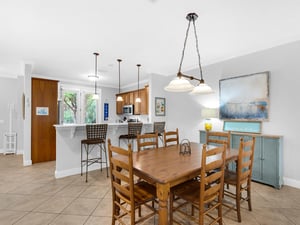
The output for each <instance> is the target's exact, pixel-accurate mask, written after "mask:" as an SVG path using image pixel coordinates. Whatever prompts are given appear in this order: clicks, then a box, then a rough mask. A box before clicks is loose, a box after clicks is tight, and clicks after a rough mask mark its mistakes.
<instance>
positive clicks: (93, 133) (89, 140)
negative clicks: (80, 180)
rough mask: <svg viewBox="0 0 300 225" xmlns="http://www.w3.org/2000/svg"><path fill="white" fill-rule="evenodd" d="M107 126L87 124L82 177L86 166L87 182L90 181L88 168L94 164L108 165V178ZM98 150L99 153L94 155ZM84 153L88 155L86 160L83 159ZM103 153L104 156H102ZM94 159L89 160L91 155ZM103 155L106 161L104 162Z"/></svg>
mask: <svg viewBox="0 0 300 225" xmlns="http://www.w3.org/2000/svg"><path fill="white" fill-rule="evenodd" d="M107 126H108V125H107V124H87V125H86V139H83V140H81V154H80V159H81V176H82V169H83V167H84V166H85V182H87V181H88V167H89V166H91V165H92V164H94V163H99V164H100V165H101V171H102V164H103V163H105V164H106V174H107V177H108V163H107V154H106V134H107ZM97 148H98V151H99V153H92V152H94V150H96V149H97ZM83 152H85V153H86V158H85V159H83ZM102 153H103V154H102ZM92 154H94V155H93V157H92V158H89V156H90V155H92ZM103 155H104V158H105V160H103Z"/></svg>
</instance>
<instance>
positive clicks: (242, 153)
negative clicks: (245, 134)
mask: <svg viewBox="0 0 300 225" xmlns="http://www.w3.org/2000/svg"><path fill="white" fill-rule="evenodd" d="M254 146H255V137H252V138H251V140H248V141H244V139H243V138H241V139H240V147H239V156H238V161H237V168H236V171H225V178H224V184H226V185H227V184H228V185H229V186H234V187H235V188H234V190H230V189H228V188H227V189H224V195H225V197H230V198H233V199H234V200H235V204H229V202H228V201H225V200H226V199H225V198H224V201H223V205H224V206H226V207H228V208H229V209H234V210H236V211H237V218H238V222H241V221H242V218H241V202H242V201H247V202H248V209H249V211H252V205H251V177H252V166H253V159H254ZM243 192H246V197H244V196H243Z"/></svg>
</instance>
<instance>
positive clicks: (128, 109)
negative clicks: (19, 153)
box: [123, 105, 134, 116]
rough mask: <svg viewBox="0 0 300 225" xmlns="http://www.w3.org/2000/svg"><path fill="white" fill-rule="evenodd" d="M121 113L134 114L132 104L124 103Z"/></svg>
mask: <svg viewBox="0 0 300 225" xmlns="http://www.w3.org/2000/svg"><path fill="white" fill-rule="evenodd" d="M123 114H124V115H127V116H130V115H133V114H134V105H124V106H123Z"/></svg>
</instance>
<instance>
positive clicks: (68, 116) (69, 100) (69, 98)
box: [63, 91, 77, 123]
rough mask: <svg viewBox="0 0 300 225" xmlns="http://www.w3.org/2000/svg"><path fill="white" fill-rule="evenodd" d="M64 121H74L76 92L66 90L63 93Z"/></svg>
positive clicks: (75, 119)
mask: <svg viewBox="0 0 300 225" xmlns="http://www.w3.org/2000/svg"><path fill="white" fill-rule="evenodd" d="M63 108H64V123H76V121H77V118H76V115H77V93H75V92H71V91H66V92H65V93H64V106H63Z"/></svg>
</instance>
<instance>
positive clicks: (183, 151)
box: [179, 139, 192, 155]
mask: <svg viewBox="0 0 300 225" xmlns="http://www.w3.org/2000/svg"><path fill="white" fill-rule="evenodd" d="M191 153H192V150H191V143H190V141H189V140H188V139H183V140H182V141H181V142H180V150H179V154H180V155H190V154H191Z"/></svg>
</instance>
